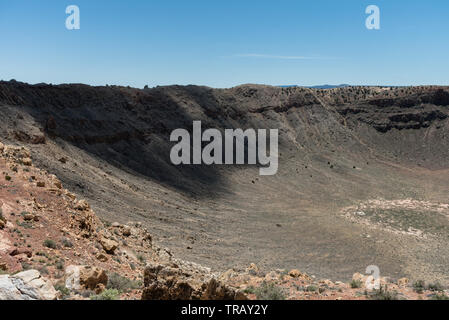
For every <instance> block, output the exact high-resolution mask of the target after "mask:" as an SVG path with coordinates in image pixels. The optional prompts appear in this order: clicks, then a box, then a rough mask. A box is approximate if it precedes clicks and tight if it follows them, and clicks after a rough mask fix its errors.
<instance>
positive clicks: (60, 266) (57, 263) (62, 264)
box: [55, 260, 64, 270]
mask: <svg viewBox="0 0 449 320" xmlns="http://www.w3.org/2000/svg"><path fill="white" fill-rule="evenodd" d="M55 266H56V269H58V270H63V269H64V261H63V260H61V261H58V262H56V263H55Z"/></svg>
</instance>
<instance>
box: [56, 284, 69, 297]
mask: <svg viewBox="0 0 449 320" xmlns="http://www.w3.org/2000/svg"><path fill="white" fill-rule="evenodd" d="M55 289H56V290H57V291H59V292H61V294H62V297H63V299H64V297H66V296H69V295H70V290H69V289H68V288H67V287H66V286H65V285H64V283H57V284H56V285H55Z"/></svg>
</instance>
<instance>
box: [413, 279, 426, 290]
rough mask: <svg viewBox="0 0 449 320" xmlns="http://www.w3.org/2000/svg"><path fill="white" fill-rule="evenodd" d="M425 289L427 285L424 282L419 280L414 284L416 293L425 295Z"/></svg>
mask: <svg viewBox="0 0 449 320" xmlns="http://www.w3.org/2000/svg"><path fill="white" fill-rule="evenodd" d="M425 288H426V283H425V282H424V280H417V281H415V282H413V290H415V292H416V293H423V292H424V289H425Z"/></svg>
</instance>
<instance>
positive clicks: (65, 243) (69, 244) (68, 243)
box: [61, 238, 73, 248]
mask: <svg viewBox="0 0 449 320" xmlns="http://www.w3.org/2000/svg"><path fill="white" fill-rule="evenodd" d="M61 243H62V245H63V246H64V247H65V248H72V247H73V243H72V242H71V241H70V240H69V239H67V238H62V240H61Z"/></svg>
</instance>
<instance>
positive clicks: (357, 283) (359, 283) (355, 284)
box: [351, 279, 363, 289]
mask: <svg viewBox="0 0 449 320" xmlns="http://www.w3.org/2000/svg"><path fill="white" fill-rule="evenodd" d="M362 284H363V283H362V281H361V280H355V279H352V281H351V288H352V289H356V288H361V287H362Z"/></svg>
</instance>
